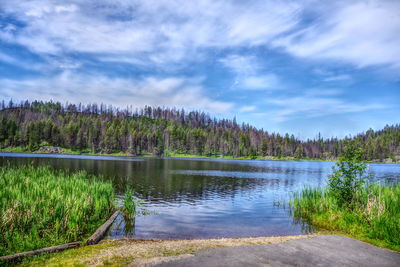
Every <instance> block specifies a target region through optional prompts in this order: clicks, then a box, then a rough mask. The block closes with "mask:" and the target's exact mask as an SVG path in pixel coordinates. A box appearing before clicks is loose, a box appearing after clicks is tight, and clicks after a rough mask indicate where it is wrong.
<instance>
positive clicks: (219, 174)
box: [0, 153, 400, 239]
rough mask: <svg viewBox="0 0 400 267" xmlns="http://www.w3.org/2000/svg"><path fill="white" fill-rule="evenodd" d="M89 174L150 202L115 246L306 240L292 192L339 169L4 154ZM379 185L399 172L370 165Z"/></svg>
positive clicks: (116, 230)
mask: <svg viewBox="0 0 400 267" xmlns="http://www.w3.org/2000/svg"><path fill="white" fill-rule="evenodd" d="M6 164H10V165H18V164H33V165H50V166H53V167H54V168H57V169H68V170H74V171H75V170H86V171H87V172H89V173H92V174H101V175H103V176H104V177H106V178H107V179H111V180H112V182H113V184H114V187H115V190H116V192H117V194H119V196H120V197H122V194H123V192H124V190H125V188H126V187H127V186H129V187H133V188H134V189H135V190H136V197H138V198H140V199H142V200H143V203H142V207H141V208H140V209H141V210H146V211H148V212H149V213H150V215H138V216H136V218H135V221H134V222H133V223H132V225H129V224H128V225H125V222H124V220H123V218H122V216H120V217H118V218H117V220H116V221H115V222H114V224H113V225H112V227H111V229H110V231H109V232H108V234H107V238H122V237H135V238H141V239H167V238H211V237H249V236H275V235H295V234H304V233H307V232H308V231H310V228H309V227H308V226H307V225H302V224H299V223H296V222H295V221H294V220H293V218H292V217H291V216H290V214H289V209H288V201H289V197H290V195H291V193H292V192H294V191H298V190H300V189H301V188H303V187H304V186H305V185H310V186H323V185H324V184H325V183H326V180H327V176H328V175H329V174H330V172H331V167H332V166H333V164H334V163H333V162H322V161H257V160H222V159H170V158H130V157H103V156H80V155H76V156H75V155H74V156H72V155H71V156H69V155H46V154H22V153H0V165H1V166H2V165H6ZM370 171H371V172H372V173H374V174H375V178H374V179H375V180H377V181H380V182H382V183H397V182H399V181H400V165H399V164H397V165H396V164H370Z"/></svg>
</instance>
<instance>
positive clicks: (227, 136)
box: [0, 101, 400, 160]
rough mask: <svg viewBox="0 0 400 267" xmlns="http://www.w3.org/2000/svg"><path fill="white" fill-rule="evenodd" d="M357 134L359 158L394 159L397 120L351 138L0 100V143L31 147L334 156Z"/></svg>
mask: <svg viewBox="0 0 400 267" xmlns="http://www.w3.org/2000/svg"><path fill="white" fill-rule="evenodd" d="M350 139H351V140H357V141H358V142H359V143H360V144H361V146H362V147H363V149H364V150H365V153H364V160H383V159H386V158H392V159H393V160H395V159H396V156H398V155H400V125H399V124H397V125H392V126H386V127H385V128H384V129H382V130H379V131H374V130H372V129H370V130H368V131H366V132H364V133H360V134H358V135H356V136H354V137H346V138H343V139H338V138H333V137H332V138H326V139H324V138H322V137H321V136H320V135H319V136H318V137H317V138H314V139H308V140H299V139H298V138H295V137H294V135H289V134H288V133H286V134H283V135H281V134H279V133H269V132H268V131H265V130H263V129H257V128H255V127H253V126H251V125H249V124H246V123H243V124H238V123H237V122H236V119H232V120H230V119H216V118H212V117H210V116H209V115H208V114H206V113H204V112H200V111H190V112H188V111H186V110H184V109H176V108H161V107H150V106H146V107H144V108H141V109H138V108H135V109H134V108H132V107H127V108H124V109H120V108H116V107H113V106H109V105H104V104H100V105H98V104H88V105H83V104H78V105H76V104H70V103H66V104H61V103H59V102H52V101H50V102H43V101H33V102H29V101H25V102H21V103H14V102H12V101H10V102H9V103H7V104H5V103H4V101H2V102H1V103H0V146H1V148H5V147H24V148H27V149H29V150H32V151H34V150H36V149H38V148H39V147H40V146H43V145H44V144H45V145H50V146H56V147H64V148H70V149H74V150H78V151H89V152H93V153H113V152H124V153H129V154H132V155H143V154H152V155H158V156H161V155H165V156H168V155H170V154H171V153H183V154H196V155H204V156H212V155H222V156H232V157H257V156H263V157H268V156H269V157H293V158H315V159H316V158H318V159H335V158H337V157H338V155H339V154H341V153H342V152H343V149H344V146H345V142H346V140H350Z"/></svg>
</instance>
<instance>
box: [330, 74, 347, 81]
mask: <svg viewBox="0 0 400 267" xmlns="http://www.w3.org/2000/svg"><path fill="white" fill-rule="evenodd" d="M348 80H351V76H350V75H348V74H340V75H335V76H329V77H326V78H325V79H324V81H326V82H337V81H348Z"/></svg>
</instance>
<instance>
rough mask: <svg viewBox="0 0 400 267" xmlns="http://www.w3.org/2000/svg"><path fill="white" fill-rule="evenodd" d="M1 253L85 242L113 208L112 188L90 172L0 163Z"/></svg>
mask: <svg viewBox="0 0 400 267" xmlns="http://www.w3.org/2000/svg"><path fill="white" fill-rule="evenodd" d="M0 188H1V190H0V255H7V254H12V253H17V252H22V251H29V250H33V249H38V248H43V247H49V246H53V245H59V244H64V243H68V242H72V241H81V240H84V239H85V238H86V237H88V236H89V235H90V234H92V233H93V232H94V231H95V230H96V229H97V227H99V226H100V225H101V224H102V223H103V222H104V221H105V220H106V219H107V218H108V216H109V215H110V214H111V213H112V211H113V210H114V191H113V187H112V185H111V183H110V182H104V181H101V180H99V179H96V178H95V177H92V176H90V175H89V174H87V173H86V172H83V171H81V172H76V173H72V174H69V173H67V172H63V171H55V170H52V169H51V168H50V167H37V168H35V167H31V166H19V167H1V168H0Z"/></svg>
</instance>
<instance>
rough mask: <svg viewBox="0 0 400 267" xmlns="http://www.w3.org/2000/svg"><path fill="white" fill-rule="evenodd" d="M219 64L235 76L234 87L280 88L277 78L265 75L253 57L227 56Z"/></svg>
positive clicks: (269, 74) (273, 75) (248, 88)
mask: <svg viewBox="0 0 400 267" xmlns="http://www.w3.org/2000/svg"><path fill="white" fill-rule="evenodd" d="M219 62H220V63H221V64H222V65H223V66H224V67H226V68H228V69H229V70H231V71H232V72H233V73H234V74H235V83H234V87H236V88H239V89H247V90H271V89H272V90H273V89H278V88H281V87H282V83H281V81H280V79H279V77H278V76H277V75H275V74H272V73H265V71H264V70H263V69H262V67H261V66H262V64H261V62H259V60H258V59H257V58H256V57H255V56H242V55H229V56H227V57H225V58H222V59H219Z"/></svg>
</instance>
